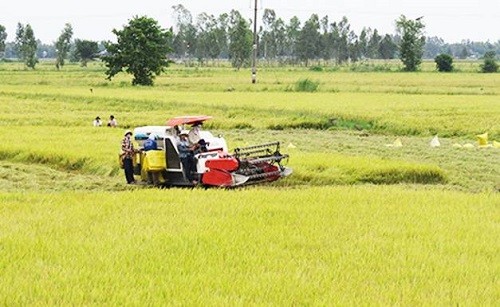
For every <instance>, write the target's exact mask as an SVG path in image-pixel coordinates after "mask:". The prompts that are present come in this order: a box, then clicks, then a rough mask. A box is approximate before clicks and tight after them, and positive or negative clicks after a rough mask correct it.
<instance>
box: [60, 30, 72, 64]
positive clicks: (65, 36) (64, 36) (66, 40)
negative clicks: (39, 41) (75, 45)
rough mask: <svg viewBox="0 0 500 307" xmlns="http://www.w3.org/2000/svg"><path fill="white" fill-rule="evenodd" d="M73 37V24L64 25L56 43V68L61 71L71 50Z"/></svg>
mask: <svg viewBox="0 0 500 307" xmlns="http://www.w3.org/2000/svg"><path fill="white" fill-rule="evenodd" d="M72 36H73V27H72V26H71V24H69V23H67V24H65V25H64V29H63V31H62V32H61V35H59V38H58V39H57V42H56V53H57V58H56V67H57V69H59V68H60V67H63V66H64V59H66V56H67V55H68V52H69V49H70V47H71V37H72Z"/></svg>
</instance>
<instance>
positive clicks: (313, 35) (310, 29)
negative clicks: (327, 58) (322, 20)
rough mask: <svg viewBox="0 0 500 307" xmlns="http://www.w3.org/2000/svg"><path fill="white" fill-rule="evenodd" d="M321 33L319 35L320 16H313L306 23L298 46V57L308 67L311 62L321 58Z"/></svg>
mask: <svg viewBox="0 0 500 307" xmlns="http://www.w3.org/2000/svg"><path fill="white" fill-rule="evenodd" d="M319 45H320V33H319V18H318V15H316V14H312V15H311V17H309V19H308V20H307V21H306V22H305V23H304V27H303V28H302V30H301V31H300V35H299V40H298V44H297V55H298V57H299V59H300V60H302V61H304V62H305V65H306V66H308V64H309V60H311V59H315V58H317V57H318V56H319V54H320V50H319V48H318V47H319Z"/></svg>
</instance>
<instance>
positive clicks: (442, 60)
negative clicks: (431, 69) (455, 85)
mask: <svg viewBox="0 0 500 307" xmlns="http://www.w3.org/2000/svg"><path fill="white" fill-rule="evenodd" d="M434 61H435V62H436V68H437V70H438V71H441V72H450V71H453V57H452V56H451V55H449V54H440V55H438V56H437V57H436V58H435V59H434Z"/></svg>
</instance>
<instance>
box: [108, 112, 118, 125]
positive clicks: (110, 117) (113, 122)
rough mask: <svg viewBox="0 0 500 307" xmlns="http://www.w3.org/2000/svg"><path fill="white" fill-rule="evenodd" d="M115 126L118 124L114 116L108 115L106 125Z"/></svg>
mask: <svg viewBox="0 0 500 307" xmlns="http://www.w3.org/2000/svg"><path fill="white" fill-rule="evenodd" d="M116 126H118V123H117V122H116V119H115V117H114V116H113V115H110V116H109V120H108V127H116Z"/></svg>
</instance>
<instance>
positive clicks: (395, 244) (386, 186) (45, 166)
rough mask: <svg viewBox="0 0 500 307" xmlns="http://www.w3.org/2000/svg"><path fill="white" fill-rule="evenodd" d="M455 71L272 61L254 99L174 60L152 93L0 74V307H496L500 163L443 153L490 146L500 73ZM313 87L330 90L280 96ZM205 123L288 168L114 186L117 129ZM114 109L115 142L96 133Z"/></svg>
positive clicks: (118, 178) (215, 72)
mask: <svg viewBox="0 0 500 307" xmlns="http://www.w3.org/2000/svg"><path fill="white" fill-rule="evenodd" d="M460 64H461V65H464V66H462V67H463V69H462V72H456V73H452V74H446V75H442V74H438V73H436V72H432V71H431V69H429V68H428V67H427V66H425V68H424V71H423V72H419V73H415V74H409V73H399V72H396V70H397V67H396V70H394V71H390V70H391V69H392V68H390V69H389V71H387V69H386V68H387V67H385V66H384V67H383V69H384V71H386V72H378V73H375V72H362V73H360V72H358V73H354V72H350V71H349V70H350V69H351V68H348V67H345V68H344V67H339V68H335V70H336V71H333V69H329V68H325V69H324V70H322V71H319V70H309V69H307V68H303V67H287V68H276V67H267V68H263V69H260V70H259V74H258V83H257V84H256V85H250V78H249V77H250V73H249V72H246V71H239V72H237V71H233V70H231V69H228V68H227V67H212V68H183V67H177V66H174V67H172V68H170V69H168V70H167V72H166V74H164V75H162V76H161V77H159V78H158V79H157V80H156V82H157V86H155V87H153V88H146V87H131V86H130V85H129V83H130V78H129V77H128V76H120V77H118V78H117V79H115V80H114V81H112V82H108V81H105V80H104V77H103V70H104V68H103V67H102V66H100V65H99V64H95V65H92V66H90V67H89V68H87V69H83V68H80V67H77V66H72V65H68V66H65V67H64V71H60V72H57V71H55V70H54V68H53V67H52V66H49V64H46V63H44V64H43V65H40V67H39V68H37V70H36V71H29V70H24V69H23V68H22V65H21V66H20V65H18V64H17V63H1V64H0V137H1V138H2V140H4V141H3V142H1V143H0V276H2V278H1V279H0V304H1V305H9V306H10V305H143V304H148V305H164V304H172V305H174V304H175V305H373V304H374V305H421V304H425V305H443V304H444V305H458V304H461V305H494V304H495V303H496V302H498V301H499V299H500V297H499V293H498V291H497V288H498V287H497V285H498V277H497V276H499V273H500V266H499V264H498V263H499V261H498V254H499V252H500V250H499V245H498V242H497V241H498V240H497V238H498V223H499V222H500V220H499V218H498V217H499V216H500V215H499V208H500V207H499V206H498V205H499V204H500V198H499V196H498V191H500V179H499V178H500V173H499V172H500V170H498V167H496V165H499V163H500V155H499V152H498V149H495V148H484V149H480V148H477V147H475V148H470V149H466V148H455V147H453V144H454V143H460V144H465V143H475V135H476V134H479V133H483V132H485V131H488V132H489V135H490V140H495V139H496V140H497V141H498V140H499V136H500V130H499V129H500V127H499V126H498V114H499V112H500V109H499V108H500V106H499V104H498V96H499V95H500V87H499V84H500V83H499V82H498V81H499V80H498V76H499V75H498V74H492V75H488V76H486V75H484V74H477V73H473V72H472V70H471V69H468V68H467V67H472V65H474V63H460ZM376 65H385V64H380V63H379V64H376ZM37 67H38V66H37ZM356 69H359V70H365V69H367V68H366V67H358V68H356ZM464 71H467V72H464ZM306 78H309V79H310V80H317V81H318V84H321V86H320V87H318V88H317V89H316V91H315V92H307V93H300V92H293V91H292V92H290V91H287V89H290V88H293V87H294V85H295V82H297V80H301V79H306ZM90 89H92V91H91V90H90ZM200 113H203V114H209V115H213V116H214V119H213V120H212V121H209V122H207V125H205V127H206V128H208V129H210V130H212V131H213V132H214V134H219V133H221V134H223V135H224V136H225V138H226V140H227V141H228V144H229V146H230V148H235V147H239V146H245V145H252V144H255V143H261V142H268V141H276V140H279V141H281V142H282V143H281V151H282V152H285V153H289V154H290V159H289V160H288V166H290V167H291V168H293V170H294V173H293V174H292V176H291V177H288V178H286V179H285V180H281V181H277V182H275V183H272V184H268V185H262V186H251V187H247V188H242V189H235V190H222V189H208V190H205V189H202V188H195V189H177V188H171V189H161V190H160V189H155V188H149V187H143V186H132V187H131V186H127V185H125V184H124V178H123V174H122V172H121V170H120V169H119V168H118V165H117V154H118V151H119V146H120V140H121V138H122V134H123V132H124V130H125V129H127V128H133V127H135V126H140V125H162V124H164V123H165V120H166V119H167V118H169V117H171V116H177V115H182V114H200ZM109 114H113V115H115V116H116V117H117V119H118V123H119V125H120V127H119V128H118V129H113V128H107V127H101V128H94V127H92V126H91V123H92V120H93V119H94V118H95V116H97V115H100V116H101V118H106V117H107V116H108V115H109ZM434 134H438V135H439V137H440V141H441V144H442V146H441V147H439V148H431V147H430V146H429V141H430V139H431V137H432V136H434ZM396 138H399V139H400V140H401V141H402V144H403V146H402V147H394V146H392V147H390V146H386V145H388V144H392V143H393V142H394V140H395V139H396Z"/></svg>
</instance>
